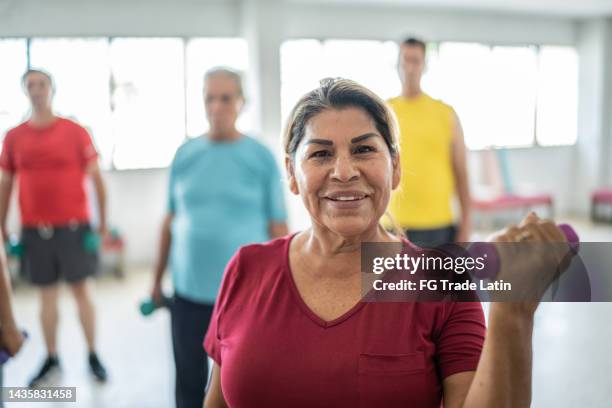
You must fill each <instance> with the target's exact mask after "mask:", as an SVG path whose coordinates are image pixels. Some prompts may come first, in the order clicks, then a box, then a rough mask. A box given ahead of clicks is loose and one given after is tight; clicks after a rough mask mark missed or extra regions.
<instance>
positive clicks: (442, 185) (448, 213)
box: [389, 38, 470, 247]
mask: <svg viewBox="0 0 612 408" xmlns="http://www.w3.org/2000/svg"><path fill="white" fill-rule="evenodd" d="M425 48H426V47H425V43H424V42H423V41H421V40H418V39H414V38H409V39H407V40H405V41H404V42H403V43H402V44H401V46H400V55H399V74H400V79H401V81H402V94H401V95H400V96H398V97H395V98H392V99H390V100H389V104H390V105H391V107H392V108H393V110H394V111H395V114H396V116H397V120H398V124H399V130H400V161H401V169H402V179H401V183H400V187H399V188H398V189H397V190H395V191H394V192H393V195H392V197H391V202H390V204H389V212H390V213H391V215H392V216H393V218H394V219H395V221H396V222H397V223H398V224H399V226H400V227H401V228H402V229H403V230H405V232H406V234H407V235H408V238H409V239H410V240H411V241H412V242H414V243H415V244H417V245H420V246H424V247H433V246H437V245H441V244H444V243H448V242H466V241H468V240H469V234H470V192H469V186H468V176H467V166H466V151H465V143H464V140H463V131H462V129H461V124H460V122H459V118H458V117H457V115H456V114H455V111H454V110H453V108H452V107H450V106H449V105H447V104H445V103H443V102H441V101H439V100H436V99H433V98H431V97H430V96H429V95H427V94H425V93H424V92H423V91H422V90H421V77H422V74H423V70H424V68H425V52H426V51H425ZM455 193H456V195H457V198H458V201H459V206H460V209H461V211H460V214H459V217H458V219H456V218H455V217H454V215H453V211H452V202H453V198H454V196H455Z"/></svg>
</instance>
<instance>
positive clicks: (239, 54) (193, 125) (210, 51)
mask: <svg viewBox="0 0 612 408" xmlns="http://www.w3.org/2000/svg"><path fill="white" fill-rule="evenodd" d="M247 51H248V50H247V43H246V41H245V40H242V39H238V38H236V39H232V38H195V39H191V40H189V41H188V42H187V46H186V50H185V53H186V59H185V61H186V69H185V73H186V80H187V82H186V102H187V113H186V115H187V117H186V120H187V124H186V126H187V136H189V137H196V136H199V135H202V134H203V133H205V132H206V131H207V130H208V123H207V122H206V114H205V112H204V98H203V93H202V89H203V85H204V73H205V72H206V71H207V70H209V69H210V68H213V67H217V66H223V67H228V68H231V69H235V70H236V71H238V72H240V73H241V74H243V76H244V72H245V71H246V69H247V67H248V53H247ZM244 82H245V81H244V78H243V87H244V88H245V89H244V91H245V92H246V91H247V86H246V83H244ZM254 114H255V112H254V111H253V105H251V104H250V103H249V100H248V95H246V105H245V107H244V109H243V112H242V113H241V115H240V117H239V118H238V123H237V124H236V125H237V127H238V129H240V130H241V131H242V132H248V131H250V130H252V128H253V123H254V121H253V119H254Z"/></svg>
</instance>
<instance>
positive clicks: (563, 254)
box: [492, 212, 572, 316]
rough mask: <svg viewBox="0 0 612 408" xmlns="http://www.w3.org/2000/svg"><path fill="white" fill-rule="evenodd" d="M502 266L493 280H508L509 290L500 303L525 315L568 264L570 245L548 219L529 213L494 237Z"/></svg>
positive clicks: (532, 309)
mask: <svg viewBox="0 0 612 408" xmlns="http://www.w3.org/2000/svg"><path fill="white" fill-rule="evenodd" d="M492 240H493V242H495V243H498V245H496V247H497V251H498V253H499V256H500V264H501V268H500V271H499V274H498V275H497V276H496V278H495V279H496V280H498V281H501V280H503V281H504V282H507V283H510V284H511V285H512V290H511V292H509V293H506V294H505V295H501V296H500V297H499V298H498V300H503V301H502V302H500V306H502V305H503V304H506V306H507V307H509V308H512V309H513V310H514V311H517V310H518V311H521V312H524V313H526V314H527V315H528V316H530V315H533V313H535V310H536V308H537V307H538V304H539V303H540V300H541V298H542V296H543V295H544V293H545V292H546V290H547V289H548V288H549V286H550V285H551V283H552V282H553V281H554V280H555V279H556V278H558V277H559V275H560V274H561V273H563V272H564V271H565V270H566V269H567V267H568V266H569V260H570V258H571V255H572V254H571V248H570V246H569V244H568V242H567V239H566V238H565V235H564V234H563V232H562V231H561V230H560V229H559V228H558V227H557V225H555V223H553V222H552V221H550V220H543V219H540V218H539V217H538V216H537V215H536V214H535V213H533V212H531V213H530V214H529V215H527V217H525V218H524V219H523V220H522V221H521V223H520V224H519V225H511V226H509V227H508V228H506V229H505V230H503V231H501V232H500V233H497V234H495V235H494V236H493V239H492Z"/></svg>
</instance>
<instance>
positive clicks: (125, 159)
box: [0, 38, 254, 169]
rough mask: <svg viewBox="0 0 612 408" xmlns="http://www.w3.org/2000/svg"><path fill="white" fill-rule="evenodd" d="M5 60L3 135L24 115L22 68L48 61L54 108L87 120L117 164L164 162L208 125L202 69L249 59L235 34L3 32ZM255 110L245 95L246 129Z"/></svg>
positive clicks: (107, 161)
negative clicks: (15, 35) (8, 35)
mask: <svg viewBox="0 0 612 408" xmlns="http://www.w3.org/2000/svg"><path fill="white" fill-rule="evenodd" d="M28 57H29V61H28ZM0 60H1V61H3V62H4V61H7V62H8V63H4V64H0V89H2V92H0V135H2V134H4V132H6V130H8V129H9V128H11V127H14V126H15V125H17V124H18V123H19V122H21V121H22V120H24V119H25V118H26V117H27V114H28V108H29V105H28V101H27V98H26V96H25V94H24V92H23V90H22V88H21V76H22V75H23V73H24V72H25V71H26V69H27V68H28V66H29V67H32V68H40V69H44V70H45V71H48V72H49V73H50V74H51V75H52V76H53V79H54V81H55V83H56V94H55V95H54V99H53V107H54V110H55V111H56V112H57V113H58V114H60V115H62V116H66V117H69V118H71V119H73V120H76V121H77V122H79V123H80V124H81V125H83V126H84V127H86V128H87V129H88V130H89V132H90V133H91V135H92V137H93V140H94V142H95V144H96V147H97V149H98V151H99V152H100V156H101V160H102V165H103V167H105V168H116V169H136V168H152V167H164V166H167V165H168V164H169V163H170V161H171V160H172V158H173V156H174V153H175V151H176V149H177V147H178V146H179V145H180V144H181V143H182V142H183V141H184V140H185V137H186V136H192V137H193V136H197V135H201V134H202V133H203V132H205V131H206V130H207V123H206V115H205V113H204V105H203V95H202V79H203V75H204V72H205V71H206V70H207V69H209V68H211V67H213V66H220V65H223V66H228V67H230V68H234V69H236V70H238V71H241V72H244V71H246V69H247V67H248V60H247V43H246V41H245V40H243V39H235V38H229V39H224V38H218V39H209V38H195V39H190V40H184V39H180V38H112V39H111V38H53V39H48V38H34V39H31V41H29V42H28V41H27V40H26V39H5V40H0ZM253 117H254V112H253V109H252V108H251V106H250V105H249V104H248V95H247V104H246V106H245V109H244V112H243V113H242V115H241V117H240V118H239V120H238V127H239V128H240V129H241V130H242V131H244V132H248V131H249V130H251V129H252V126H253Z"/></svg>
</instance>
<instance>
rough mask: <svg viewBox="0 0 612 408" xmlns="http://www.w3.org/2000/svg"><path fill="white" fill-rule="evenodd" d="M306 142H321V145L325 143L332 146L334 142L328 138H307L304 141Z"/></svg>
mask: <svg viewBox="0 0 612 408" xmlns="http://www.w3.org/2000/svg"><path fill="white" fill-rule="evenodd" d="M306 144H307V145H309V144H322V145H326V146H333V145H334V142H332V141H331V140H329V139H309V140H307V141H306Z"/></svg>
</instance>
